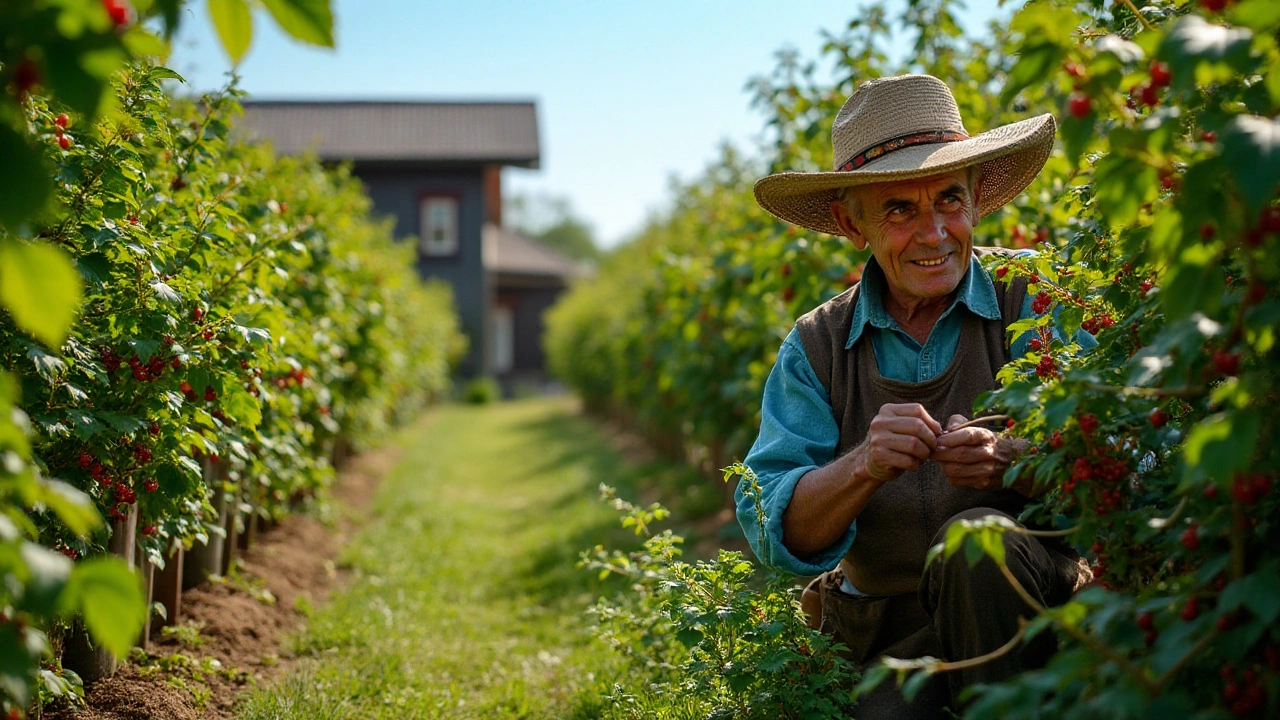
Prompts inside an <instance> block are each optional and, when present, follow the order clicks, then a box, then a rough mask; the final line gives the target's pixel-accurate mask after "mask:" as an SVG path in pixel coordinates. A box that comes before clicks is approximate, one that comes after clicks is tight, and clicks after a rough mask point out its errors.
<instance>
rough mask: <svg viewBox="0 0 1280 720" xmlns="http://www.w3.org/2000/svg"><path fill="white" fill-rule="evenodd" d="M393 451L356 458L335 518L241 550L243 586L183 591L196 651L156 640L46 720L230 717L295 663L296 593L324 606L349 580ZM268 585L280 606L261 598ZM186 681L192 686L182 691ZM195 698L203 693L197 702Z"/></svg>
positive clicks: (337, 490) (297, 522)
mask: <svg viewBox="0 0 1280 720" xmlns="http://www.w3.org/2000/svg"><path fill="white" fill-rule="evenodd" d="M398 457H399V452H398V451H397V450H395V449H394V448H389V449H383V450H379V451H375V452H371V453H366V454H364V455H360V456H357V457H354V458H352V459H351V461H350V462H349V463H348V464H346V465H345V466H344V467H343V469H342V471H341V472H340V473H339V476H338V480H337V482H336V483H335V486H334V488H333V502H334V506H335V507H336V508H338V509H339V510H340V512H339V513H337V515H338V516H339V517H338V518H337V519H336V522H335V523H334V524H332V525H325V524H323V523H321V522H320V521H318V520H317V519H315V518H313V517H308V516H303V515H294V516H291V517H288V518H286V519H285V520H284V521H282V522H281V523H280V524H279V525H278V526H276V527H275V528H272V529H271V530H269V531H267V532H266V533H263V534H262V535H261V536H260V537H259V539H258V542H257V543H256V544H255V545H254V546H253V547H252V548H251V549H250V550H249V551H248V552H247V553H244V554H243V555H242V559H243V567H242V568H241V570H240V574H239V580H238V581H236V582H231V581H223V582H216V581H215V582H209V583H206V584H204V585H202V586H200V587H197V588H193V589H191V590H188V591H186V592H184V593H183V594H182V618H181V622H182V624H187V623H194V624H195V626H197V627H199V637H200V639H201V642H200V643H199V645H198V647H189V646H184V645H183V644H182V643H181V642H180V640H179V639H178V637H177V636H176V635H175V636H169V637H164V636H161V637H159V638H158V639H157V638H153V640H152V642H151V645H150V647H148V648H147V653H148V655H149V656H151V658H152V661H151V662H150V663H148V665H153V666H154V665H157V664H163V663H164V660H163V658H166V657H168V658H169V664H170V665H171V666H173V665H177V666H179V667H171V668H170V669H169V670H168V671H160V672H156V671H155V670H154V668H150V669H149V668H147V667H144V666H139V665H135V664H132V663H124V664H123V665H122V667H121V668H120V671H119V672H118V673H116V675H115V676H114V677H111V678H108V679H105V680H100V681H98V682H95V683H93V684H91V685H89V686H87V687H86V688H85V699H86V703H85V707H82V708H78V709H72V708H57V709H53V710H52V711H50V710H46V712H45V714H44V716H43V717H44V718H48V719H49V720H230V718H233V717H234V714H235V708H236V704H237V702H238V700H239V699H240V697H241V696H242V695H244V694H245V693H246V692H247V691H248V690H251V689H252V688H253V687H255V686H258V685H262V684H263V683H266V682H269V681H270V680H271V679H272V678H273V677H275V676H276V675H277V674H279V673H280V672H281V671H283V670H285V669H287V668H288V667H289V666H290V665H291V664H292V662H293V659H292V658H288V657H282V656H283V655H285V654H286V653H285V652H284V650H283V649H282V643H283V642H284V640H285V638H286V636H287V635H288V634H289V633H291V632H293V631H295V630H299V629H300V628H301V627H302V624H303V621H304V616H303V614H302V613H301V612H299V611H298V609H297V608H298V604H297V603H298V602H299V598H305V600H306V602H308V603H310V604H311V605H312V606H316V605H318V604H320V603H322V602H323V601H324V600H325V599H326V598H327V597H328V596H329V593H331V592H332V591H333V590H334V589H335V588H337V587H338V586H339V585H340V583H341V582H342V577H341V573H340V572H338V571H337V570H336V569H335V566H334V561H335V559H336V558H337V555H338V552H339V550H340V549H341V548H342V546H343V544H344V543H345V541H346V539H347V538H348V537H349V536H350V535H351V534H352V532H353V531H354V530H356V529H357V528H358V526H359V524H360V523H361V522H362V520H363V519H364V517H365V510H366V506H367V503H368V500H369V499H370V498H371V497H372V495H373V491H374V489H375V488H376V487H377V484H378V482H379V480H380V479H381V478H382V476H383V475H385V474H386V473H387V471H389V470H390V469H391V468H392V467H393V466H394V465H395V462H396V460H397V459H398ZM263 589H265V590H267V591H269V592H270V594H271V595H272V596H274V597H275V602H270V601H269V600H266V601H264V599H266V596H265V595H264V593H263V592H262V590H263ZM176 653H180V654H181V655H184V656H186V657H187V658H189V659H191V660H193V661H195V663H197V664H199V663H207V660H208V659H209V658H212V659H215V660H217V661H218V663H220V664H221V671H217V672H208V671H207V668H208V667H209V666H208V665H207V664H205V665H204V666H203V667H201V668H199V669H198V670H197V671H195V672H193V671H192V670H191V669H185V668H182V667H180V666H181V665H182V663H180V662H173V661H174V660H177V658H174V657H172V656H173V655H174V654H176ZM184 687H185V688H186V689H184ZM197 694H199V695H201V696H205V695H206V694H207V696H206V697H203V698H202V699H200V700H198V699H197Z"/></svg>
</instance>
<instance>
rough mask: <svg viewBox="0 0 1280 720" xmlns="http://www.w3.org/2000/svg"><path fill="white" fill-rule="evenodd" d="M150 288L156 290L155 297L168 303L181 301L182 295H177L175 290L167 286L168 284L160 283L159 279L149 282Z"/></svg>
mask: <svg viewBox="0 0 1280 720" xmlns="http://www.w3.org/2000/svg"><path fill="white" fill-rule="evenodd" d="M151 289H152V290H155V291H156V297H158V298H160V299H161V300H163V301H165V302H167V303H169V304H170V305H177V304H180V303H181V302H182V296H181V295H179V294H178V292H177V291H176V290H174V289H173V288H171V287H169V285H168V284H166V283H162V282H159V281H156V282H154V283H151Z"/></svg>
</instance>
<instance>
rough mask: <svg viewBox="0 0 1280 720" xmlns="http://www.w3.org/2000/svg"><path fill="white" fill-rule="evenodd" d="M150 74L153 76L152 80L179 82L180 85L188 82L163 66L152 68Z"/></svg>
mask: <svg viewBox="0 0 1280 720" xmlns="http://www.w3.org/2000/svg"><path fill="white" fill-rule="evenodd" d="M148 74H149V75H151V79H152V80H177V81H178V82H180V83H185V82H186V81H187V79H186V78H184V77H182V76H181V75H179V74H178V73H176V72H174V71H173V70H170V69H169V68H167V67H162V66H156V67H153V68H151V71H150V72H149V73H148Z"/></svg>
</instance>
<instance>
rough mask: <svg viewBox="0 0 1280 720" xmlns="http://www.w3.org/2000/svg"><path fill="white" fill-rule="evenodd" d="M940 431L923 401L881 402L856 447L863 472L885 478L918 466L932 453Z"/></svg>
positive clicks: (882, 480) (888, 478)
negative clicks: (867, 430) (859, 443)
mask: <svg viewBox="0 0 1280 720" xmlns="http://www.w3.org/2000/svg"><path fill="white" fill-rule="evenodd" d="M940 434H942V426H941V425H939V424H938V421H937V420H934V419H933V418H932V417H930V416H929V413H928V411H926V410H925V409H924V406H923V405H920V404H917V403H911V404H904V405H895V404H892V403H889V404H885V405H882V406H881V407H880V412H878V413H876V416H875V417H874V418H872V419H871V429H870V431H869V432H868V433H867V439H866V440H864V441H863V443H862V446H861V448H860V450H861V451H862V463H863V469H864V471H865V473H866V475H867V476H868V477H870V478H871V479H873V480H875V481H877V482H886V481H889V480H894V479H896V478H897V477H898V476H900V475H901V474H902V473H904V472H906V471H908V470H915V469H917V468H919V467H920V463H922V462H924V461H925V460H928V459H929V457H930V456H931V455H932V454H933V452H934V448H935V447H937V445H938V435H940Z"/></svg>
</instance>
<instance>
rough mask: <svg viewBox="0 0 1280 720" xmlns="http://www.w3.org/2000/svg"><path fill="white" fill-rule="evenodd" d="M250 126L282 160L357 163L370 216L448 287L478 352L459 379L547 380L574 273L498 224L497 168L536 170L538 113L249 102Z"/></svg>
mask: <svg viewBox="0 0 1280 720" xmlns="http://www.w3.org/2000/svg"><path fill="white" fill-rule="evenodd" d="M244 105H245V118H244V124H245V127H246V128H247V130H248V132H249V134H250V135H251V136H255V137H258V138H263V139H268V140H270V141H271V143H272V145H273V146H274V147H275V149H276V151H277V152H279V153H284V154H293V153H301V152H305V151H308V150H309V151H312V152H314V153H315V154H316V155H317V156H319V158H320V159H321V160H323V161H326V162H350V163H351V164H352V172H353V173H354V174H355V176H356V177H358V178H359V179H360V180H361V181H362V182H363V183H364V185H365V188H366V189H367V191H368V193H369V196H370V197H371V198H372V199H373V205H374V209H375V210H376V211H377V212H379V213H382V214H386V215H390V216H392V217H393V218H395V232H396V235H397V236H398V237H413V238H415V240H414V241H415V242H416V243H417V246H418V270H419V272H420V273H421V275H422V277H424V278H439V279H441V280H444V281H446V282H448V283H449V284H450V285H451V286H452V287H453V292H454V298H455V301H456V303H457V307H458V313H459V315H460V317H461V320H462V327H463V330H464V331H465V332H466V334H467V336H468V338H469V339H470V341H471V344H470V349H469V350H468V353H467V355H466V357H465V358H464V359H463V361H462V364H461V367H460V371H461V373H462V374H463V375H464V376H467V377H471V376H477V375H491V376H494V377H496V378H498V379H499V380H501V381H502V382H503V384H504V385H505V386H506V387H507V388H508V389H510V388H511V387H512V386H513V385H515V384H517V383H519V382H522V381H528V382H533V383H536V382H541V381H543V380H545V379H546V373H545V369H544V360H543V355H542V343H541V337H542V327H543V325H542V314H543V311H544V310H546V308H547V307H548V306H550V305H551V303H552V302H554V300H555V298H556V297H557V296H558V295H559V294H560V293H561V292H562V291H563V290H564V289H565V287H566V286H567V284H568V282H569V280H570V279H571V278H572V276H573V275H574V274H576V272H577V267H576V266H575V264H574V263H573V262H572V261H570V260H569V259H567V258H565V257H563V256H561V255H559V254H558V253H555V252H553V251H552V250H550V249H548V248H546V247H544V246H542V245H539V244H538V243H537V242H536V241H535V240H533V239H531V238H529V237H526V236H524V235H521V234H519V233H517V232H514V231H512V230H509V229H507V228H504V227H503V225H502V169H503V168H504V167H522V168H536V167H538V163H539V161H540V148H539V142H538V120H537V110H536V107H535V106H534V104H533V103H532V102H348V101H342V102H313V101H247V102H245V104H244Z"/></svg>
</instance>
